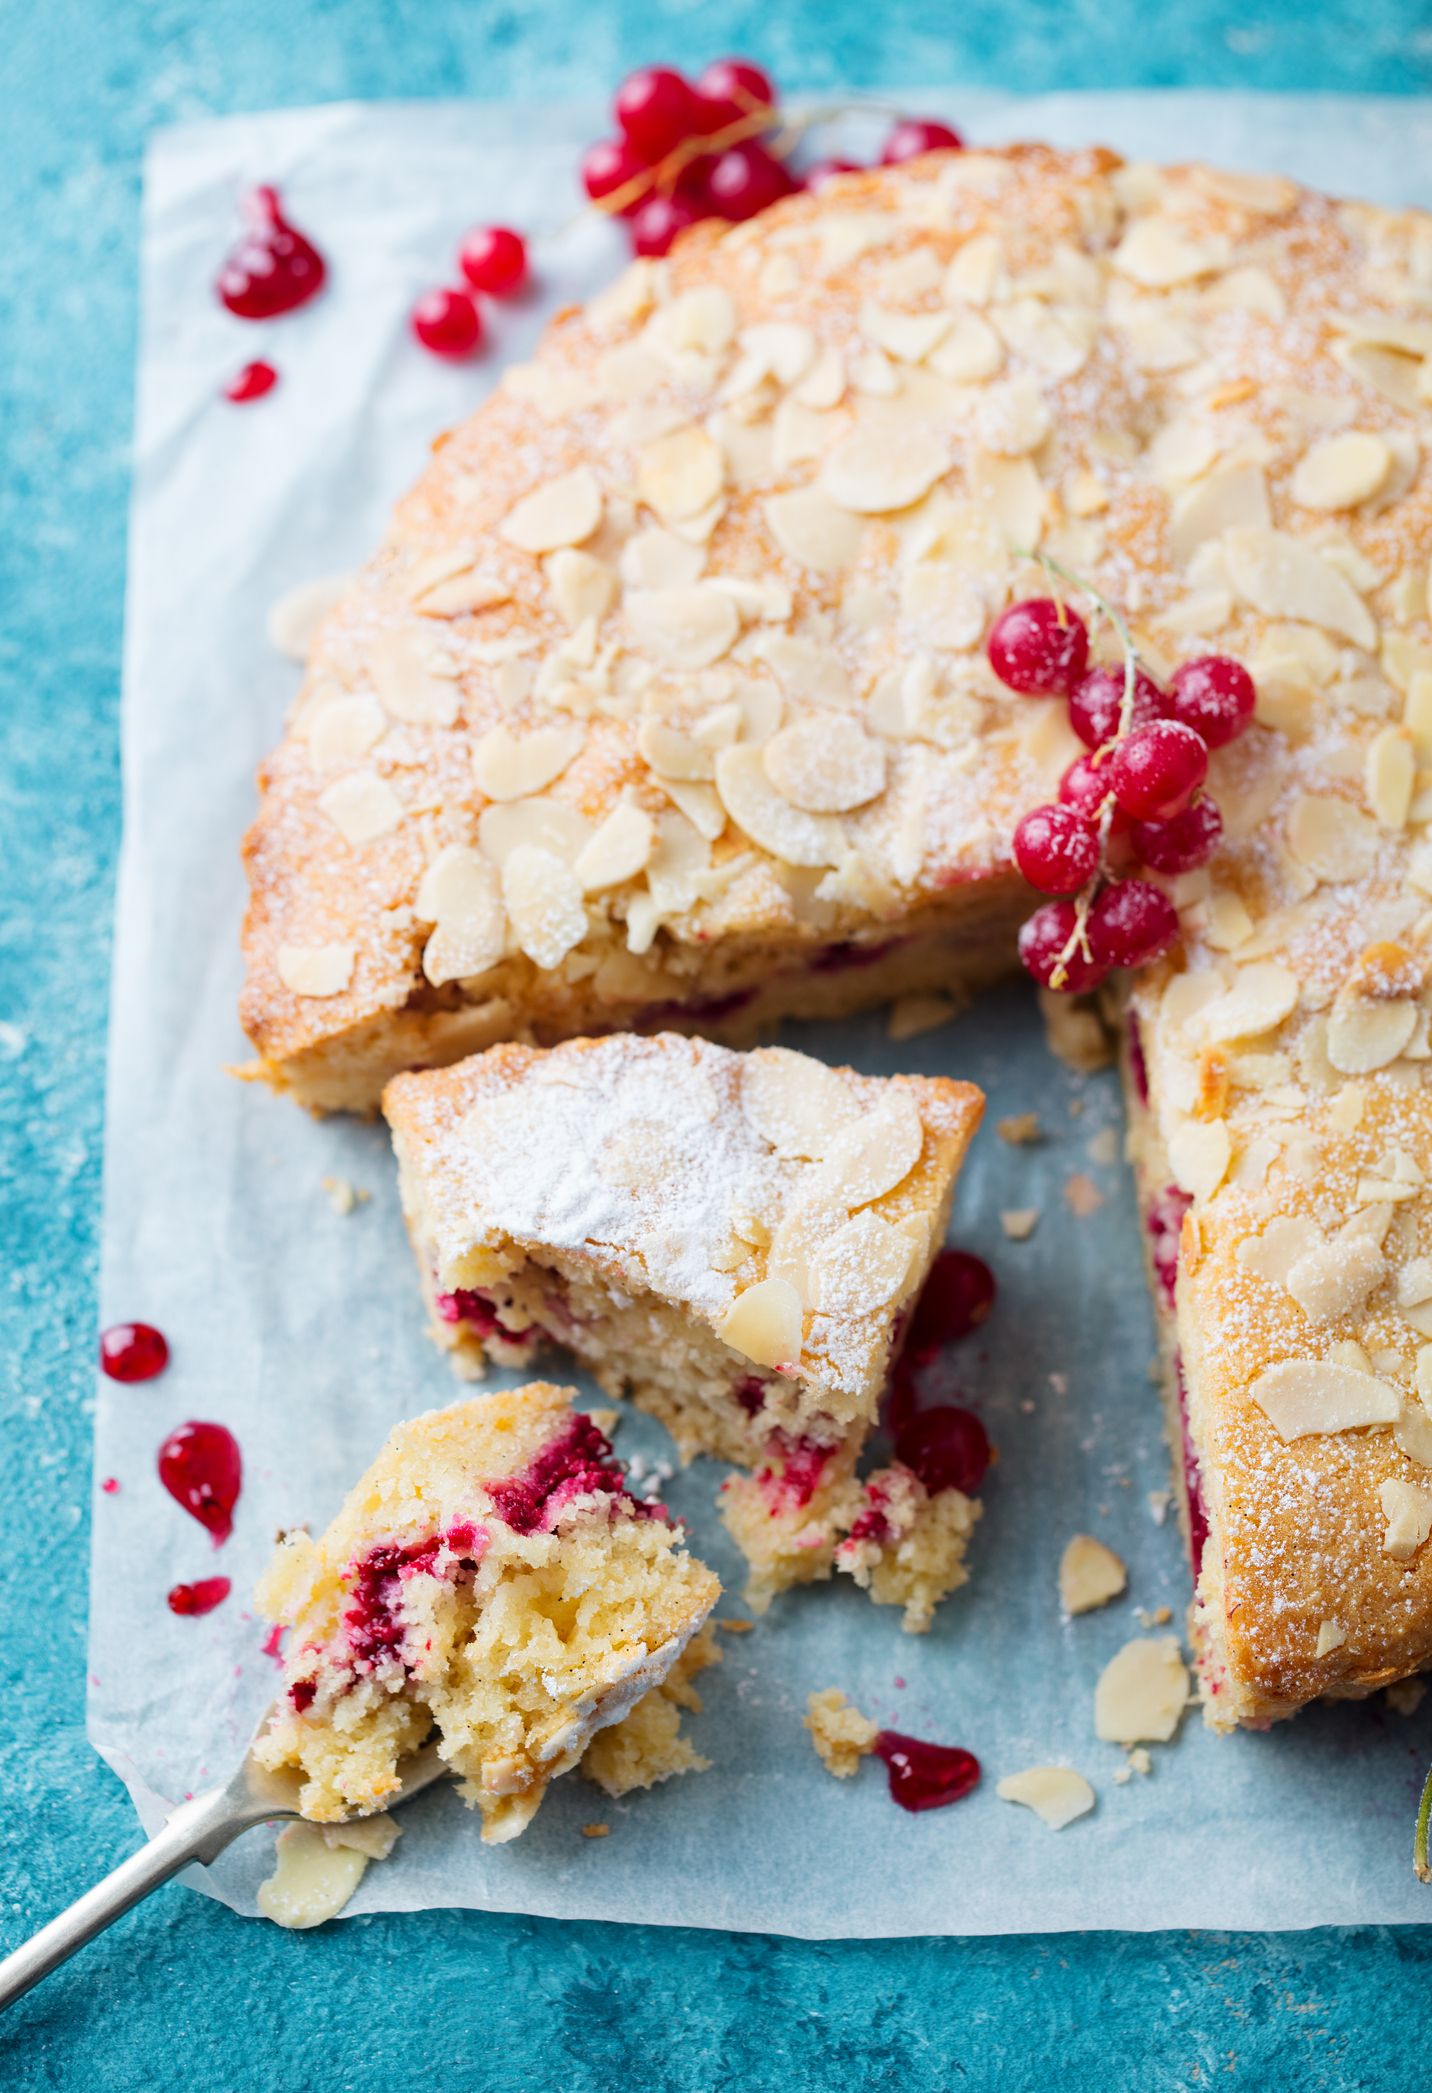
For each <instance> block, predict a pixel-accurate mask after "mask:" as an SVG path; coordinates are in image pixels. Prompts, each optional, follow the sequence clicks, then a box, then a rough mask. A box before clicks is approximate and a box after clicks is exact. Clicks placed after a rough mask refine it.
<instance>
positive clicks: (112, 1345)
mask: <svg viewBox="0 0 1432 2093" xmlns="http://www.w3.org/2000/svg"><path fill="white" fill-rule="evenodd" d="M99 1363H100V1368H101V1370H102V1371H103V1372H104V1373H107V1374H108V1375H109V1378H110V1379H111V1381H152V1380H153V1379H154V1376H155V1375H156V1374H162V1373H163V1371H164V1369H165V1367H166V1366H167V1365H168V1364H169V1343H168V1340H167V1338H166V1337H165V1335H164V1332H163V1331H162V1330H156V1329H155V1327H154V1325H153V1323H111V1325H110V1327H109V1328H108V1329H107V1330H102V1331H101V1332H100V1340H99Z"/></svg>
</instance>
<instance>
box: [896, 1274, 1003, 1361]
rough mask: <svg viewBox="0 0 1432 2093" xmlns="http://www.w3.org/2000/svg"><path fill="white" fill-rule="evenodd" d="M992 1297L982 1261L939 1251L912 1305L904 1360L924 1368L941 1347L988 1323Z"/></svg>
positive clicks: (991, 1281)
mask: <svg viewBox="0 0 1432 2093" xmlns="http://www.w3.org/2000/svg"><path fill="white" fill-rule="evenodd" d="M994 1297H995V1279H994V1273H993V1272H992V1271H991V1270H990V1268H989V1266H988V1265H987V1264H986V1263H985V1261H984V1259H983V1258H982V1257H975V1256H974V1255H972V1253H971V1252H970V1251H968V1250H942V1251H941V1252H940V1254H939V1256H938V1257H937V1258H936V1259H935V1262H934V1263H933V1264H932V1265H931V1267H930V1276H929V1278H928V1279H927V1280H926V1281H925V1284H924V1288H923V1289H922V1291H921V1294H920V1298H919V1300H918V1301H917V1302H916V1303H915V1315H914V1319H913V1321H912V1322H911V1324H910V1334H909V1336H908V1337H907V1339H906V1340H905V1356H906V1358H907V1359H909V1360H910V1361H911V1362H912V1363H913V1364H914V1365H916V1366H924V1365H926V1364H927V1363H928V1362H929V1361H930V1360H931V1359H933V1358H934V1356H935V1354H936V1352H938V1351H939V1350H940V1348H941V1346H942V1345H947V1344H955V1343H957V1342H958V1341H959V1339H960V1338H962V1337H968V1336H969V1334H970V1332H971V1331H972V1330H977V1329H978V1328H979V1326H980V1324H981V1323H983V1322H985V1321H986V1320H987V1319H988V1316H989V1312H990V1310H991V1309H992V1308H993V1307H994Z"/></svg>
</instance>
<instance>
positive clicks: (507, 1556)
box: [254, 1382, 720, 1844]
mask: <svg viewBox="0 0 1432 2093" xmlns="http://www.w3.org/2000/svg"><path fill="white" fill-rule="evenodd" d="M570 1397H571V1391H570V1390H569V1389H563V1388H554V1387H550V1386H548V1385H547V1384H545V1383H543V1382H534V1383H532V1384H531V1385H530V1386H528V1387H526V1388H518V1389H510V1390H506V1391H504V1392H503V1393H501V1394H497V1395H493V1396H491V1397H489V1398H488V1399H486V1400H485V1401H482V1400H479V1401H469V1402H463V1403H457V1404H454V1405H453V1407H452V1408H450V1409H446V1410H435V1411H432V1412H430V1413H429V1414H428V1415H427V1416H424V1417H418V1418H414V1419H413V1420H411V1421H410V1422H409V1423H406V1424H400V1425H399V1426H398V1427H397V1428H396V1430H395V1431H394V1432H393V1433H392V1434H391V1435H390V1437H389V1439H388V1442H387V1444H386V1446H385V1447H384V1448H383V1451H382V1452H381V1453H380V1454H379V1456H378V1458H377V1460H376V1461H375V1462H374V1463H373V1466H372V1467H371V1468H370V1469H369V1470H368V1472H367V1474H366V1475H364V1476H363V1477H362V1479H361V1481H359V1483H358V1484H357V1485H356V1486H355V1488H354V1489H353V1490H352V1492H351V1493H350V1495H349V1496H348V1498H347V1500H346V1502H345V1503H344V1505H343V1508H342V1510H341V1511H340V1512H339V1514H338V1516H337V1518H336V1519H335V1520H334V1521H333V1523H332V1525H331V1526H329V1528H328V1529H327V1531H326V1532H325V1533H324V1534H323V1535H322V1537H321V1538H320V1539H318V1540H314V1539H312V1538H311V1536H310V1535H309V1534H308V1533H306V1532H303V1531H295V1532H291V1533H288V1534H286V1535H285V1536H284V1537H283V1539H282V1540H281V1541H280V1543H279V1546H278V1550H277V1553H276V1554H275V1556H274V1559H273V1561H272V1562H271V1564H270V1565H269V1568H268V1570H267V1571H266V1572H265V1575H264V1578H263V1581H262V1583H261V1584H260V1586H259V1589H258V1593H257V1602H258V1605H259V1607H260V1609H261V1611H262V1612H263V1614H264V1615H265V1617H266V1618H267V1619H269V1620H271V1621H275V1622H279V1623H282V1625H283V1626H284V1627H285V1628H286V1629H287V1631H288V1636H287V1643H286V1650H285V1657H284V1673H283V1694H282V1697H281V1699H280V1701H279V1702H278V1704H277V1707H276V1709H275V1711H274V1713H273V1715H272V1716H271V1718H270V1720H269V1722H268V1724H267V1726H266V1728H265V1729H264V1731H263V1733H262V1735H261V1736H260V1738H259V1740H258V1743H257V1744H256V1745H255V1747H254V1748H255V1752H256V1754H257V1757H258V1759H259V1762H260V1764H262V1765H264V1766H267V1767H270V1768H272V1769H275V1770H277V1769H281V1768H293V1769H295V1770H296V1771H297V1772H298V1774H299V1775H300V1776H301V1779H302V1786H301V1789H300V1797H299V1804H300V1808H301V1810H302V1812H303V1814H304V1816H305V1817H307V1818H308V1819H310V1820H311V1821H313V1822H315V1823H320V1824H326V1823H336V1822H341V1821H343V1820H344V1819H346V1818H349V1817H355V1816H364V1815H367V1814H370V1813H371V1812H373V1811H377V1810H381V1809H382V1808H383V1807H384V1805H385V1803H386V1801H387V1800H388V1798H389V1797H391V1796H392V1795H393V1794H394V1793H395V1792H396V1790H397V1789H398V1788H399V1787H400V1786H401V1783H402V1772H401V1767H402V1762H403V1761H404V1759H406V1758H407V1757H408V1756H409V1755H410V1754H411V1753H412V1752H414V1751H416V1750H417V1749H418V1748H419V1746H420V1745H422V1744H423V1743H424V1742H425V1741H427V1739H428V1738H429V1736H430V1735H433V1734H435V1736H436V1740H437V1745H438V1749H439V1752H440V1753H441V1755H442V1757H443V1758H444V1759H446V1760H447V1761H448V1762H449V1763H450V1764H451V1766H452V1768H453V1771H454V1772H455V1773H456V1774H457V1775H459V1776H460V1779H461V1789H462V1793H463V1795H464V1797H465V1799H466V1800H467V1801H468V1802H469V1803H470V1804H472V1805H473V1806H474V1807H476V1808H477V1809H478V1810H479V1811H480V1812H481V1814H482V1836H483V1838H484V1839H485V1840H486V1841H488V1842H489V1843H490V1844H501V1843H503V1842H504V1841H506V1840H508V1839H512V1838H515V1837H516V1836H517V1835H518V1833H519V1832H521V1831H523V1830H525V1829H526V1827H527V1825H528V1824H530V1823H531V1821H532V1818H533V1816H534V1815H535V1814H536V1812H537V1810H538V1808H539V1806H540V1805H541V1802H542V1798H543V1796H544V1795H545V1793H546V1791H547V1785H548V1783H549V1782H550V1781H551V1780H553V1779H554V1778H555V1777H556V1776H557V1775H558V1774H561V1773H565V1772H567V1771H568V1770H569V1769H570V1768H571V1767H573V1766H575V1765H576V1764H577V1763H578V1761H579V1760H580V1759H581V1758H582V1755H583V1753H584V1752H585V1751H586V1750H587V1748H588V1746H589V1745H591V1743H592V1742H593V1740H594V1738H596V1737H597V1736H598V1735H599V1733H603V1732H606V1731H608V1730H609V1729H610V1728H611V1727H612V1726H613V1725H620V1724H621V1723H622V1722H623V1719H624V1718H631V1717H634V1716H635V1717H640V1711H641V1709H642V1705H643V1702H644V1701H645V1700H646V1698H647V1697H648V1696H650V1695H652V1694H654V1693H659V1692H660V1691H661V1688H662V1686H663V1682H665V1681H667V1680H668V1679H669V1678H670V1676H671V1674H672V1673H673V1671H674V1670H675V1669H676V1668H677V1667H679V1666H681V1665H682V1664H683V1660H685V1671H684V1673H683V1677H689V1675H690V1671H691V1670H692V1669H694V1668H695V1665H694V1661H693V1660H694V1658H695V1657H696V1656H697V1655H699V1656H700V1657H701V1659H702V1661H710V1658H711V1655H712V1654H713V1653H712V1652H711V1651H710V1649H709V1646H706V1647H705V1648H704V1649H703V1648H700V1647H699V1646H700V1644H701V1635H700V1631H701V1629H702V1625H703V1623H704V1622H705V1620H706V1617H707V1615H708V1614H709V1613H710V1611H711V1608H712V1606H713V1605H714V1604H715V1601H716V1598H717V1596H718V1594H719V1591H720V1586H719V1584H718V1582H717V1579H716V1578H715V1576H714V1575H713V1574H712V1572H711V1571H710V1570H708V1569H707V1568H706V1567H705V1565H704V1564H702V1563H699V1562H697V1561H696V1560H695V1558H694V1557H692V1556H690V1555H688V1554H687V1552H686V1550H685V1548H684V1546H683V1545H682V1536H681V1534H680V1533H679V1531H678V1530H677V1528H676V1527H675V1526H674V1525H673V1523H672V1521H671V1519H670V1517H669V1515H668V1513H667V1512H666V1510H665V1508H664V1507H663V1506H662V1505H660V1504H657V1503H654V1502H649V1501H644V1500H642V1499H640V1498H638V1497H636V1496H635V1495H634V1494H633V1493H632V1492H631V1491H630V1490H629V1489H628V1488H627V1486H626V1482H625V1479H624V1476H623V1473H622V1470H621V1468H620V1467H619V1466H618V1465H617V1464H616V1463H615V1462H614V1461H613V1460H612V1458H611V1447H610V1445H609V1444H608V1442H607V1440H606V1439H605V1437H604V1436H603V1435H602V1433H601V1431H600V1430H599V1429H598V1428H597V1426H596V1424H595V1423H594V1422H593V1420H592V1419H591V1418H590V1417H587V1416H585V1415H583V1414H582V1413H581V1412H580V1411H575V1410H573V1409H572V1407H571V1401H570ZM688 1692H689V1689H688ZM673 1728H674V1725H673V1724H672V1723H671V1722H670V1721H668V1720H667V1719H666V1718H665V1717H664V1716H658V1717H657V1718H656V1719H655V1720H654V1722H653V1721H639V1725H638V1729H637V1731H636V1732H635V1733H634V1734H633V1735H632V1737H631V1738H630V1739H629V1741H628V1745H627V1749H626V1751H625V1752H624V1754H623V1755H622V1756H621V1759H620V1761H619V1762H611V1763H618V1764H619V1767H620V1780H619V1781H618V1784H617V1785H615V1786H614V1787H613V1789H612V1792H615V1793H621V1792H623V1791H624V1786H627V1787H629V1786H637V1785H648V1784H649V1782H650V1780H652V1779H659V1778H662V1777H664V1776H665V1774H667V1773H670V1772H674V1771H679V1770H683V1768H684V1766H685V1765H692V1766H694V1765H697V1764H700V1763H703V1762H701V1761H699V1760H697V1758H696V1756H695V1754H694V1753H691V1752H690V1750H689V1747H688V1748H687V1756H686V1758H685V1759H684V1760H678V1758H677V1757H676V1756H674V1751H675V1740H674V1737H673V1735H672V1731H673ZM646 1744H649V1745H650V1746H651V1748H652V1751H651V1752H650V1753H649V1752H647V1751H646V1750H645V1749H644V1746H645V1745H646ZM653 1754H654V1756H653Z"/></svg>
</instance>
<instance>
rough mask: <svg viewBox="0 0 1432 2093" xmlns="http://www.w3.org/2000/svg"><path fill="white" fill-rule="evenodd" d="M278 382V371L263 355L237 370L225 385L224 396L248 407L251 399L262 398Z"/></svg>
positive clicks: (241, 405)
mask: <svg viewBox="0 0 1432 2093" xmlns="http://www.w3.org/2000/svg"><path fill="white" fill-rule="evenodd" d="M277 384H278V372H277V371H276V370H275V369H274V367H273V365H272V364H271V363H265V362H264V361H263V359H262V357H260V358H259V360H258V361H257V362H256V363H246V364H245V365H244V367H243V369H242V370H241V371H235V373H234V375H233V377H232V378H231V379H230V380H229V382H228V384H227V385H226V386H225V387H224V398H225V399H226V400H232V401H233V403H234V405H235V406H236V407H246V406H247V405H248V403H249V401H250V400H261V399H262V398H263V397H264V395H265V393H270V392H272V391H273V389H274V387H275V386H276V385H277Z"/></svg>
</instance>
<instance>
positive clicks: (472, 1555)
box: [343, 1520, 488, 1671]
mask: <svg viewBox="0 0 1432 2093" xmlns="http://www.w3.org/2000/svg"><path fill="white" fill-rule="evenodd" d="M487 1545H488V1536H487V1534H486V1532H485V1531H484V1529H483V1528H482V1527H480V1526H474V1525H473V1524H472V1523H471V1522H470V1521H467V1520H464V1521H463V1522H462V1523H461V1524H460V1525H457V1526H451V1527H449V1528H448V1530H447V1532H446V1533H441V1534H434V1535H433V1536H432V1538H431V1539H430V1540H426V1541H414V1542H411V1543H410V1544H409V1545H408V1546H407V1547H406V1548H399V1547H397V1546H395V1545H392V1544H384V1545H383V1546H381V1547H377V1548H373V1549H371V1550H370V1551H369V1553H368V1554H367V1555H366V1556H365V1557H364V1558H363V1560H362V1561H361V1562H359V1563H357V1564H355V1566H354V1570H353V1603H352V1605H351V1606H350V1607H349V1608H348V1611H347V1612H346V1613H345V1614H344V1616H343V1625H344V1627H345V1628H346V1629H347V1631H348V1647H349V1649H350V1650H351V1651H352V1653H353V1656H354V1658H355V1660H356V1669H357V1670H359V1671H370V1670H372V1669H373V1667H374V1666H375V1665H379V1664H382V1663H384V1662H386V1660H387V1659H389V1658H390V1657H400V1656H401V1654H402V1647H403V1636H404V1633H405V1630H404V1625H403V1622H402V1621H401V1619H400V1618H399V1614H400V1612H401V1602H402V1597H403V1586H404V1584H405V1583H406V1582H407V1581H408V1579H409V1578H411V1577H439V1576H443V1575H445V1574H446V1573H447V1571H448V1570H449V1569H451V1570H456V1571H458V1572H461V1571H465V1570H472V1569H475V1568H476V1567H477V1565H478V1563H480V1562H481V1560H482V1558H483V1555H484V1554H485V1553H486V1550H487ZM443 1556H446V1557H447V1558H448V1562H447V1563H446V1564H445V1565H444V1568H443V1569H442V1570H440V1569H439V1568H438V1563H439V1560H440V1558H442V1557H443Z"/></svg>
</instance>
